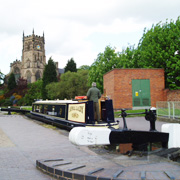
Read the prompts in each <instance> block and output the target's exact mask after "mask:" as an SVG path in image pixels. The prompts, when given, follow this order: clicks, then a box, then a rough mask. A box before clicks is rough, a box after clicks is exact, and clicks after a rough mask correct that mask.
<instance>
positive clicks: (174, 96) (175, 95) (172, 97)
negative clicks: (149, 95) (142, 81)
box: [167, 90, 180, 101]
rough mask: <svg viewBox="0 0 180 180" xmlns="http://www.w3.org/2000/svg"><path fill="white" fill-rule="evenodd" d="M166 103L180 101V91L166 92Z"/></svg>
mask: <svg viewBox="0 0 180 180" xmlns="http://www.w3.org/2000/svg"><path fill="white" fill-rule="evenodd" d="M167 101H180V90H167Z"/></svg>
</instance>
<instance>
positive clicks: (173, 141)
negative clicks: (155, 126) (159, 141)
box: [161, 123, 180, 148]
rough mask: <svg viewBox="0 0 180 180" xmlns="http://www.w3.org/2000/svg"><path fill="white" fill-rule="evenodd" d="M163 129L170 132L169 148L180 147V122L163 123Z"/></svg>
mask: <svg viewBox="0 0 180 180" xmlns="http://www.w3.org/2000/svg"><path fill="white" fill-rule="evenodd" d="M161 131H162V132H167V133H169V142H168V148H175V147H180V138H179V137H180V124H178V123H169V124H163V125H162V128H161Z"/></svg>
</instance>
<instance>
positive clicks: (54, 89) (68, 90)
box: [46, 70, 89, 99]
mask: <svg viewBox="0 0 180 180" xmlns="http://www.w3.org/2000/svg"><path fill="white" fill-rule="evenodd" d="M88 88H89V86H88V71H87V70H80V71H78V72H70V71H68V72H67V73H64V74H62V75H61V81H60V82H57V83H51V84H48V85H47V86H46V90H47V95H48V97H49V98H50V99H65V98H66V99H74V97H75V96H82V95H83V96H84V95H86V93H87V91H88Z"/></svg>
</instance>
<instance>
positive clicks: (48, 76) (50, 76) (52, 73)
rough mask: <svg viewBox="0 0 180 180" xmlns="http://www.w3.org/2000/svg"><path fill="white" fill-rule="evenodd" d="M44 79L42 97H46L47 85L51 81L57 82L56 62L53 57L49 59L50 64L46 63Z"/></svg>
mask: <svg viewBox="0 0 180 180" xmlns="http://www.w3.org/2000/svg"><path fill="white" fill-rule="evenodd" d="M42 81H43V84H42V98H43V99H46V98H47V92H46V85H48V84H49V83H51V82H57V73H56V64H55V62H54V61H53V59H52V58H51V57H50V58H49V60H48V64H46V65H45V69H44V72H43V78H42Z"/></svg>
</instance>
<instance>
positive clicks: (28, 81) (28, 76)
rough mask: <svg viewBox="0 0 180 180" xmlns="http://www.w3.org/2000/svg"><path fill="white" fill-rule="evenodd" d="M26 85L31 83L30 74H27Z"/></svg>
mask: <svg viewBox="0 0 180 180" xmlns="http://www.w3.org/2000/svg"><path fill="white" fill-rule="evenodd" d="M27 83H31V73H30V72H27Z"/></svg>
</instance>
